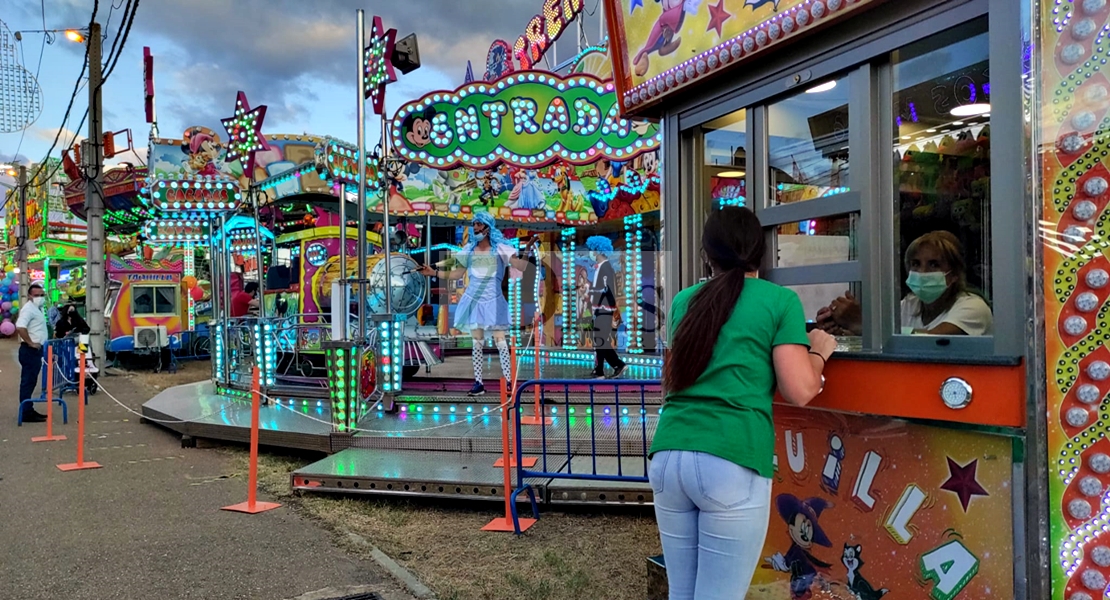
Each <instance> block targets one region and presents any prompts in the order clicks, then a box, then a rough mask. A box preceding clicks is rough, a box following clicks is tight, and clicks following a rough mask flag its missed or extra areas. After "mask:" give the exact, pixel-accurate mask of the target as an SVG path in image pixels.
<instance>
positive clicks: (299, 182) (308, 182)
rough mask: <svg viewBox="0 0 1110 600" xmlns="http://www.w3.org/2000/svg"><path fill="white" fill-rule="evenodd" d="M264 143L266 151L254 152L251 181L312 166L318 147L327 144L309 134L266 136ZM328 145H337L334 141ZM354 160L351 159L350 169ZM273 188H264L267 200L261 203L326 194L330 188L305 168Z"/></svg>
mask: <svg viewBox="0 0 1110 600" xmlns="http://www.w3.org/2000/svg"><path fill="white" fill-rule="evenodd" d="M266 141H267V142H268V143H269V146H270V148H269V149H268V150H263V151H260V152H257V153H255V155H254V181H255V182H259V181H262V180H264V179H268V178H270V177H273V176H275V175H280V174H282V173H289V174H291V173H292V172H293V171H294V168H295V167H297V166H300V165H305V164H306V163H307V164H312V163H313V162H314V161H315V160H316V152H317V147H318V146H321V147H322V146H324V145H325V144H326V143H328V140H326V138H321V137H316V136H310V135H285V134H275V135H267V136H266ZM331 142H332V144H339V142H336V141H334V140H332V141H331ZM342 146H343V147H345V148H349V149H353V148H357V146H353V145H349V144H342ZM355 163H356V161H354V160H352V161H351V162H350V166H351V168H352V170H354V169H353V166H354V165H355ZM272 183H273V184H274V185H270V186H266V189H265V193H266V197H267V200H265V201H264V202H263V203H267V202H273V201H274V200H278V199H281V198H284V197H286V196H292V195H295V194H307V193H314V194H330V193H331V187H330V185H329V184H328V183H327V182H325V181H324V180H323V179H322V178H321V177H320V175H319V174H318V173H317V171H316V170H315V169H306V170H305V171H304V172H302V173H300V174H298V175H295V176H290V177H288V178H285V179H283V180H282V181H280V182H272Z"/></svg>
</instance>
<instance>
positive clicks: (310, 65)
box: [0, 0, 601, 162]
mask: <svg viewBox="0 0 1110 600" xmlns="http://www.w3.org/2000/svg"><path fill="white" fill-rule="evenodd" d="M125 1H126V0H115V3H114V7H113V0H100V2H99V9H98V12H97V20H98V21H99V22H100V23H101V25H102V26H104V35H105V36H106V40H105V56H106V57H107V52H108V50H107V48H108V47H109V46H110V45H111V43H112V41H113V39H115V37H116V34H117V31H118V30H119V28H120V26H121V25H122V24H123V23H122V19H121V16H122V15H123V12H124V11H123V6H124V5H125ZM597 3H598V0H586V11H587V12H588V13H593V14H592V16H591V15H583V17H584V28H585V32H586V36H587V38H588V41H589V42H591V43H596V42H597V41H598V38H599V35H600V29H601V22H600V20H599V19H600V12H601V11H599V10H597V9H596V8H595V7H596V5H597ZM93 4H94V2H93V0H44V2H43V6H44V7H45V15H46V16H45V27H44V24H43V15H42V12H41V8H42V7H40V2H39V1H38V0H0V7H2V9H3V10H0V19H3V21H4V24H5V25H7V27H8V28H9V29H10V30H11V31H12V32H16V31H24V32H25V33H23V34H22V37H23V41H22V54H21V56H20V59H21V60H22V63H23V65H24V67H26V68H27V69H28V70H29V71H31V72H32V73H34V72H36V71H37V72H38V74H39V75H38V80H39V83H40V85H41V86H42V92H43V104H44V106H43V112H42V115H41V116H40V117H39V118H38V120H37V122H35V124H34V125H32V126H31V127H30V128H28V129H27V130H26V131H25V132H24V135H22V136H21V135H20V134H18V133H16V134H0V162H6V161H10V160H12V159H13V157H15V156H16V152H17V150H18V157H19V158H20V159H22V160H24V161H26V160H30V161H37V160H39V159H40V158H42V157H43V155H44V153H45V152H46V151H47V150H48V149H49V148H50V144H51V142H52V141H53V139H54V136H55V134H56V133H57V131H58V128H59V127H60V126H62V125H63V115H64V113H65V108H66V104H67V103H68V102H69V98H70V94H71V93H72V90H73V86H74V83H75V81H76V79H77V76H78V74H79V73H80V70H81V64H82V59H83V56H84V54H83V53H84V48H83V46H82V45H80V44H75V43H72V42H69V41H67V40H66V39H65V38H64V37H58V39H57V40H56V41H55V42H54V43H53V44H50V45H46V46H45V49H44V50H43V53H42V62H41V66H40V65H39V52H40V48H42V41H43V35H42V34H40V33H32V32H28V31H27V30H34V29H63V28H69V27H85V26H87V25H88V22H89V19H90V16H91V15H92V11H93ZM541 7H542V0H401V1H397V0H388V1H382V0H379V1H377V2H367V1H365V0H363V1H361V2H359V1H355V0H312V1H304V0H140V5H139V9H138V13H137V15H136V17H135V20H134V23H133V25H132V27H131V32H130V35H129V37H128V38H127V42H126V47H125V49H124V50H123V54H122V55H121V56H120V59H119V65H118V66H117V68H116V70H115V72H114V73H112V75H111V77H110V79H109V80H108V82H107V83H106V84H105V86H104V127H105V129H108V130H113V131H119V130H123V129H130V130H131V132H132V135H133V137H134V139H135V142H136V145H138V146H141V147H142V146H145V145H146V139H147V134H148V132H149V128H148V126H147V124H146V123H145V119H144V115H143V92H142V52H143V46H149V47H150V48H151V51H152V52H153V54H154V56H155V85H156V105H157V112H158V126H159V133H160V134H161V136H163V137H180V136H181V133H182V132H183V131H184V129H185V127H187V126H190V125H205V126H208V127H211V128H213V129H214V130H216V131H219V132H220V133H221V134H222V133H223V128H222V126H221V125H220V122H219V119H220V118H221V117H226V116H228V115H229V114H230V112H231V109H232V107H233V105H234V102H235V95H236V92H237V91H238V90H242V91H244V92H246V94H247V97H248V99H249V100H250V102H251V104H252V105H257V104H266V105H268V106H269V109H268V114H267V116H266V122H265V125H264V131H265V132H267V133H301V132H308V133H312V134H317V135H331V136H335V137H337V138H340V139H344V140H347V141H350V142H352V143H353V142H354V141H355V139H356V130H355V106H356V105H355V98H356V90H355V86H356V81H355V80H356V74H355V69H356V66H355V64H354V63H355V60H356V58H355V57H356V51H355V11H356V10H357V9H358V8H364V9H366V10H367V13H368V15H367V21H368V23H369V20H370V14H372V12H373V11H375V10H376V11H378V14H379V16H381V17H382V18H383V20H384V22H385V25H386V26H387V27H393V28H396V29H397V31H398V37H403V36H405V35H407V34H409V33H412V32H415V33H416V34H417V35H418V37H419V43H420V54H421V60H422V63H423V67H422V68H421V69H420V70H418V71H416V72H414V73H411V74H409V75H405V76H401V79H400V81H398V82H397V83H395V84H393V85H391V86H390V87H389V95H388V96H387V98H388V101H387V109H388V110H396V108H397V107H398V106H400V105H401V104H402V103H404V102H405V101H408V100H411V99H412V98H414V97H416V96H419V95H423V94H424V93H426V92H429V91H433V90H438V89H445V88H451V87H454V86H456V85H458V84H460V83H461V82H462V79H463V75H464V73H465V71H466V62H467V60H468V59H469V60H471V61H472V62H473V63H474V71H475V74H476V75H477V76H478V77H481V75H482V73H483V72H484V70H485V57H486V51H487V50H488V48H489V45H490V43H491V42H492V41H493V40H495V39H498V38H501V39H505V40H507V41H509V43H510V44H511V43H512V42H513V41H515V40H516V38H517V37H518V36H519V35H520V34H521V33H522V32H523V31H524V27H525V25H526V24H527V22H528V20H529V19H530V18H531V17H532V15H534V14H536V13H537V12H539V11H540V9H541ZM368 28H369V25H368ZM575 45H576V40H575V33H574V32H573V31H571V32H568V34H567V35H565V36H564V37H563V38H562V40H561V41H560V43H559V44H558V47H557V55H558V57H559V59H566V58H569V57H571V56H573V54H574V51H575ZM549 57H550V54H549ZM87 97H88V93H87V90H85V89H84V88H82V90H81V92H80V93H79V95H78V99H77V101H76V102H75V103H74V108H73V111H72V114H71V118H70V121H69V122H68V123H66V124H65V127H66V128H67V131H66V132H65V133H66V137H65V139H66V142H65V143H68V140H70V139H72V135H73V134H72V133H71V131H72V129H73V128H75V127H76V126H77V124H78V121H79V119H80V118H81V115H82V114H83V113H84V111H85V108H86V107H87V106H88V102H87ZM376 130H377V128H376V127H374V126H372V125H371V126H368V135H373V133H370V132H376ZM21 137H22V140H21ZM371 139H372V140H373V141H376V135H373V137H372V138H371ZM120 144H121V141H117V147H118V146H119V145H120ZM60 145H62V144H60ZM55 155H57V150H56V151H55ZM144 156H145V154H144ZM123 159H124V160H128V157H123Z"/></svg>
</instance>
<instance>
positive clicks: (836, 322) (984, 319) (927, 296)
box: [817, 231, 994, 336]
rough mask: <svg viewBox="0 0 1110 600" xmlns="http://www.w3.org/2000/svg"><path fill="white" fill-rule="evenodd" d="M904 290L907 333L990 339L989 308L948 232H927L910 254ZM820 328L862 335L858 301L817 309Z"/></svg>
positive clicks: (904, 331) (847, 300)
mask: <svg viewBox="0 0 1110 600" xmlns="http://www.w3.org/2000/svg"><path fill="white" fill-rule="evenodd" d="M905 268H906V272H907V273H908V275H907V277H906V286H907V287H909V288H910V293H909V294H907V295H906V297H905V298H902V302H901V313H902V315H901V333H902V334H904V335H909V334H914V335H948V336H952V335H991V333H992V332H993V328H994V323H993V318H992V316H991V309H990V307H989V306H987V303H986V302H985V301H984V300H983V298H982V297H980V296H978V295H976V294H973V293H971V292H969V291H967V267H966V266H965V265H964V258H963V248H962V247H961V245H960V241H959V240H958V239H956V236H954V235H952V234H951V233H949V232H947V231H933V232H930V233H927V234H925V235H923V236H921V237H919V238H917V239H916V240H914V241H913V243H911V244H910V247H909V248H908V249H907V250H906V258H905ZM817 325H818V327H820V328H821V329H824V330H825V331H828V332H830V333H834V334H836V333H842V334H845V335H860V334H861V333H862V330H863V323H862V311H861V310H860V303H859V301H858V300H856V298H855V297H854V296H852V294H851V293H850V292H845V294H844V296H841V297H840V298H837V299H836V300H833V301H832V303H831V304H829V306H827V307H825V308H822V309H821V310H819V311H817Z"/></svg>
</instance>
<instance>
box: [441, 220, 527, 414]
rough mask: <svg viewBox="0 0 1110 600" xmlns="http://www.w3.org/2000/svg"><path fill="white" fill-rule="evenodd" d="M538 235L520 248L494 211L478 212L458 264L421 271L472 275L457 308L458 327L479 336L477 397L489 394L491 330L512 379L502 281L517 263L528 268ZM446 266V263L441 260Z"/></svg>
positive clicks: (504, 368)
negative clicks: (485, 366)
mask: <svg viewBox="0 0 1110 600" xmlns="http://www.w3.org/2000/svg"><path fill="white" fill-rule="evenodd" d="M535 242H536V240H532V241H531V242H529V243H528V246H527V248H525V249H524V250H523V251H522V252H519V253H518V252H517V250H516V248H514V247H512V246H511V245H509V243H508V242H507V241H505V238H504V236H502V235H501V231H500V230H498V229H497V225H496V223H495V222H494V220H493V216H492V215H490V214H489V213H485V212H480V213H477V214H475V215H474V222H473V224H472V230H471V236H470V242H469V243H468V244H467V245H466V246H465V247H464V248H463V249H462V250H461V251H459V253H458V255H457V256H456V257H455V262H454V266H452V267H451V269H450V270H448V271H440V270H439V269H437V268H435V267H433V266H431V265H425V266H423V267H421V269H420V272H421V273H422V274H424V275H426V276H429V277H444V278H447V279H461V278H462V277H463V276H464V275H465V276H468V277H469V281H468V282H467V285H466V289H465V290H464V291H463V294H462V298H461V299H460V300H459V305H458V306H457V307H456V308H455V325H454V326H455V329H458V330H461V331H469V332H470V336H471V338H472V339H473V344H472V350H471V357H472V359H473V362H474V387H473V388H471V390H470V395H471V396H481V395H482V394H485V393H486V388H485V386H484V385H483V382H482V363H483V362H484V361H483V355H482V351H483V348H484V346H485V335H486V331H489V332H491V333H492V334H493V339H494V342H495V344H496V345H497V352H498V354H499V356H500V358H501V374H502V375H504V377H505V379H510V378H511V372H512V371H511V363H510V360H511V359H510V358H509V342H508V340H506V339H505V333H506V332H507V331H508V330H509V327H510V319H509V302H508V300H506V299H505V296H504V295H503V294H502V292H501V282H502V281H503V280H504V279H505V271H506V270H507V269H508V268H509V267H512V268H514V269H517V270H518V271H524V270H526V269H527V268H528V266H529V262H528V256H529V255H530V254H531V252H532V248H533V246H534V245H535ZM437 266H441V265H437Z"/></svg>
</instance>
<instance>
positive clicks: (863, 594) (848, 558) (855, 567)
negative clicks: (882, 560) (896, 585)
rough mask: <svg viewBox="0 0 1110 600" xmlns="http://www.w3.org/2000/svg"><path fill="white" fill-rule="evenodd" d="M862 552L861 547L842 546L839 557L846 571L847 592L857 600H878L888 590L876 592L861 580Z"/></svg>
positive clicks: (864, 580)
mask: <svg viewBox="0 0 1110 600" xmlns="http://www.w3.org/2000/svg"><path fill="white" fill-rule="evenodd" d="M862 552H863V548H862V547H861V546H849V545H848V544H844V554H843V555H841V557H840V562H842V563H844V567H845V568H847V569H848V591H850V592H852V595H854V596H855V597H856V598H857V599H858V600H879V599H880V598H882V597H883V596H885V595H886V594H887V592H888V591H890V590H887V589H886V588H883V589H881V590H876V589H875V588H873V587H871V584H870V583H868V582H867V580H866V579H864V578H863V574H862V573H860V569H862V568H863V559H862V558H861V557H860V553H862Z"/></svg>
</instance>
